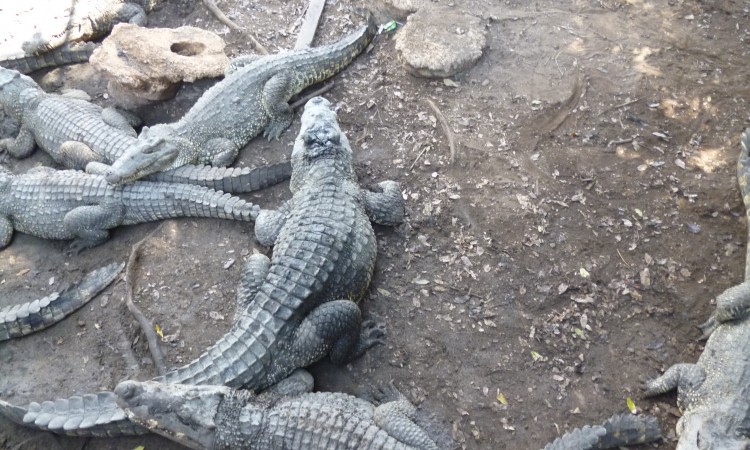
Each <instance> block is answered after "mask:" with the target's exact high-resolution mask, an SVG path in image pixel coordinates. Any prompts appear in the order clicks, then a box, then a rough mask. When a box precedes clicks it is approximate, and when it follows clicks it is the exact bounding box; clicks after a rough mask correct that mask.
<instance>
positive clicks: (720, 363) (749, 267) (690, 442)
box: [645, 129, 750, 450]
mask: <svg viewBox="0 0 750 450" xmlns="http://www.w3.org/2000/svg"><path fill="white" fill-rule="evenodd" d="M748 148H750V129H749V130H746V131H745V132H744V133H743V134H742V138H741V151H740V155H739V159H738V164H737V178H738V181H739V184H740V192H741V193H742V197H743V201H744V203H745V208H746V209H747V210H748V214H749V215H750V208H748V207H750V184H749V183H748V178H749V177H750V174H748V170H749V168H748ZM749 256H750V255H749ZM748 310H750V262H749V261H747V260H746V261H745V280H744V281H743V282H742V283H740V284H739V285H737V286H732V287H730V288H729V289H727V290H725V291H724V292H722V293H721V294H720V295H719V296H718V297H717V300H716V311H715V312H714V313H713V314H712V315H711V317H710V318H709V320H708V321H706V322H705V323H704V324H703V325H701V327H702V328H703V332H704V337H705V336H708V341H707V342H706V346H705V347H704V349H703V353H701V356H700V357H699V358H698V361H697V362H696V363H695V364H675V365H673V366H671V367H670V368H669V369H667V371H666V372H664V374H662V375H661V376H660V377H658V378H656V379H654V380H651V381H648V382H647V383H646V385H645V395H646V396H654V395H659V394H663V393H666V392H669V391H671V390H672V389H677V406H678V407H679V408H680V410H681V411H682V417H681V418H680V420H679V421H678V422H677V434H678V435H679V436H680V440H679V442H678V443H677V449H678V450H687V449H725V450H739V449H748V448H750V357H749V356H748V352H747V351H746V350H745V346H746V345H747V344H748V342H750V320H748V318H747V312H748Z"/></svg>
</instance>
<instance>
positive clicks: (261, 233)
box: [255, 200, 291, 247]
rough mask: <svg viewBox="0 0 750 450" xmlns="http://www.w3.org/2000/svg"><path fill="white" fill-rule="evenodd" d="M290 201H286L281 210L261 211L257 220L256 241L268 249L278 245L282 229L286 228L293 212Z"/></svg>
mask: <svg viewBox="0 0 750 450" xmlns="http://www.w3.org/2000/svg"><path fill="white" fill-rule="evenodd" d="M290 202H291V201H290V200H288V201H285V202H284V203H283V204H282V205H281V206H280V207H279V209H276V210H273V209H264V210H261V212H260V214H258V217H257V218H256V219H255V239H256V240H257V241H258V242H259V243H260V244H261V245H265V246H267V247H270V246H272V245H273V244H275V243H276V238H278V237H279V233H280V232H281V229H282V228H283V227H284V224H285V223H286V220H287V218H288V217H289V213H290V211H291V204H290Z"/></svg>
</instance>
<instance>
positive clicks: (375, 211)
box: [363, 181, 405, 226]
mask: <svg viewBox="0 0 750 450" xmlns="http://www.w3.org/2000/svg"><path fill="white" fill-rule="evenodd" d="M378 189H379V192H373V191H365V190H363V193H364V197H365V210H366V211H367V216H368V217H369V218H370V220H371V221H373V222H375V223H377V224H380V225H390V226H394V225H399V224H401V223H403V222H404V214H405V212H404V198H403V197H402V196H401V188H400V187H399V185H398V183H396V182H395V181H381V182H380V183H378Z"/></svg>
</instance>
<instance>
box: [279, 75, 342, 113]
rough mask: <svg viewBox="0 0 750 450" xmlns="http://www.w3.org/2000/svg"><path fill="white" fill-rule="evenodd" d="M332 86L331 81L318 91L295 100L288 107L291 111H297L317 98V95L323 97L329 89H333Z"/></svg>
mask: <svg viewBox="0 0 750 450" xmlns="http://www.w3.org/2000/svg"><path fill="white" fill-rule="evenodd" d="M334 84H335V83H334V82H333V81H331V82H330V83H326V84H325V85H323V87H321V88H320V89H316V90H314V91H312V92H310V93H309V94H307V95H305V96H304V97H301V98H299V99H297V100H296V101H295V102H294V103H292V104H291V105H289V107H290V108H292V109H297V108H299V107H301V106H304V104H305V103H307V101H308V100H310V99H311V98H313V97H317V96H319V95H323V94H325V93H326V92H328V91H330V90H331V89H333V86H334Z"/></svg>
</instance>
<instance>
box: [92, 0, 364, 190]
mask: <svg viewBox="0 0 750 450" xmlns="http://www.w3.org/2000/svg"><path fill="white" fill-rule="evenodd" d="M367 19H368V22H367V25H364V26H362V27H360V28H359V29H358V30H357V31H355V32H353V33H352V34H350V35H348V36H346V37H344V38H342V39H341V40H340V41H338V42H336V43H333V44H330V45H325V46H322V47H317V48H306V49H300V50H294V51H289V52H285V53H280V54H277V55H269V56H263V57H257V56H249V57H240V58H237V59H235V60H234V61H232V62H231V63H230V64H229V67H228V68H227V72H226V78H224V80H222V81H221V82H219V83H217V84H215V85H214V86H213V87H211V88H210V89H209V90H208V91H206V93H204V94H203V95H202V96H201V98H200V99H199V100H198V101H197V102H196V104H195V105H194V106H193V107H192V108H191V109H190V111H188V112H187V114H185V116H184V117H183V118H182V119H180V120H179V121H178V122H176V123H172V124H160V125H154V126H152V127H144V128H143V130H142V131H141V134H140V138H141V139H146V140H149V139H157V140H158V139H164V140H166V142H168V143H170V144H172V145H174V146H176V147H177V148H178V150H179V151H178V152H177V154H176V155H175V156H174V157H173V158H172V159H167V158H164V159H161V160H159V161H158V162H157V163H153V164H143V163H142V162H141V161H140V159H141V158H143V157H144V155H143V154H142V151H141V148H139V147H137V146H136V147H133V148H132V149H131V151H129V152H128V153H127V154H126V155H124V156H123V157H121V158H120V159H118V160H117V161H116V162H115V163H114V164H112V166H111V167H110V168H109V169H108V170H106V171H102V173H103V174H104V175H105V176H106V178H107V180H108V181H109V182H111V183H119V182H123V181H129V180H134V179H137V178H141V177H143V176H145V175H148V174H149V173H153V172H154V171H159V170H165V169H169V168H172V169H173V168H176V167H180V166H182V165H185V164H208V165H212V166H228V165H230V164H231V163H232V162H233V161H234V160H235V158H236V157H237V154H238V152H239V150H240V149H241V148H242V147H243V146H245V145H246V144H247V143H248V142H249V141H250V140H251V139H252V138H254V137H255V136H257V135H258V134H260V133H261V132H263V135H264V136H266V137H268V138H269V139H271V138H278V137H279V135H281V133H282V132H283V131H284V130H285V129H286V128H287V127H289V125H290V124H291V122H292V119H293V112H292V110H291V109H290V107H289V104H288V103H287V102H288V101H289V99H290V98H291V97H292V96H293V95H295V94H297V93H299V92H301V91H302V90H303V89H305V88H306V87H308V86H311V85H313V84H315V83H319V82H321V81H323V80H325V79H328V78H330V77H332V76H334V75H335V74H336V73H338V72H340V71H341V70H342V69H343V68H344V67H345V66H347V65H348V64H349V63H350V62H351V61H352V60H354V58H355V57H356V56H357V55H358V54H359V53H361V52H362V51H363V50H364V49H365V48H366V47H367V46H368V45H369V43H370V41H371V40H372V38H373V37H374V36H375V34H376V33H377V24H376V23H375V20H374V19H373V17H372V15H371V14H369V13H368V14H367Z"/></svg>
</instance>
